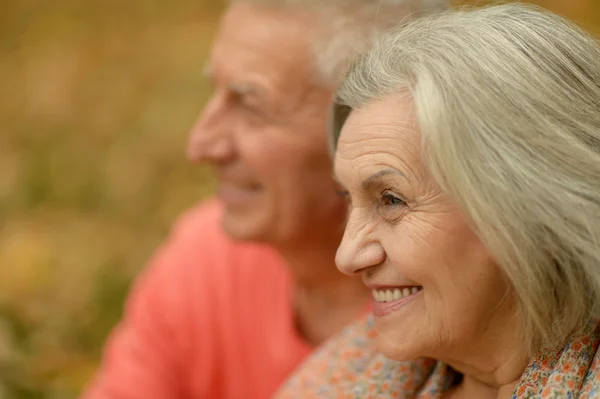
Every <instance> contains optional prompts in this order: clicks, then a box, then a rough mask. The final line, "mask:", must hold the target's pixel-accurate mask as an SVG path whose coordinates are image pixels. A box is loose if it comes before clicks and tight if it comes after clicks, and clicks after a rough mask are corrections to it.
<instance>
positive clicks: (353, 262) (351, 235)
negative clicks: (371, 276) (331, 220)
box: [335, 210, 386, 275]
mask: <svg viewBox="0 0 600 399" xmlns="http://www.w3.org/2000/svg"><path fill="white" fill-rule="evenodd" d="M385 257H386V255H385V251H384V249H383V247H382V246H381V243H380V242H379V240H378V239H377V238H376V234H375V226H373V225H372V224H371V223H370V222H369V220H368V218H366V217H364V216H363V217H361V216H360V215H359V212H357V211H355V210H353V211H351V212H350V215H349V219H348V223H347V225H346V230H345V231H344V237H343V238H342V242H341V243H340V246H339V247H338V250H337V253H336V256H335V263H336V265H337V267H338V269H339V270H340V271H341V272H342V273H345V274H349V275H352V274H358V273H360V272H361V271H363V270H364V269H367V268H369V267H373V266H377V265H380V264H381V263H383V262H384V261H385Z"/></svg>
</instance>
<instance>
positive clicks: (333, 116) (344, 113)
mask: <svg viewBox="0 0 600 399" xmlns="http://www.w3.org/2000/svg"><path fill="white" fill-rule="evenodd" d="M351 111H352V108H350V107H349V106H347V105H344V104H342V103H341V102H340V101H339V100H338V99H337V98H336V99H334V101H333V103H332V104H331V106H330V107H329V115H328V120H327V144H328V146H329V155H330V156H331V157H332V158H333V156H334V154H335V150H336V148H337V143H338V140H339V138H340V133H341V131H342V127H343V126H344V123H346V119H348V115H350V112H351Z"/></svg>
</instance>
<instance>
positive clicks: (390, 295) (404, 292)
mask: <svg viewBox="0 0 600 399" xmlns="http://www.w3.org/2000/svg"><path fill="white" fill-rule="evenodd" d="M422 289H423V287H404V288H394V289H379V290H377V289H375V290H373V298H375V300H376V301H377V302H392V301H397V300H399V299H402V298H405V297H407V296H411V295H414V294H416V293H417V292H419V291H421V290H422Z"/></svg>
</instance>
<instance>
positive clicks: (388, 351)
mask: <svg viewBox="0 0 600 399" xmlns="http://www.w3.org/2000/svg"><path fill="white" fill-rule="evenodd" d="M377 346H378V350H379V352H381V353H382V354H383V355H384V356H385V357H388V358H390V359H394V360H398V361H402V362H404V361H412V360H415V359H418V358H420V357H423V356H424V350H423V349H424V347H423V342H422V341H421V340H416V339H415V338H413V337H402V338H399V336H398V334H397V333H396V334H393V335H389V336H388V335H385V334H384V333H383V332H381V331H380V332H379V335H378V342H377Z"/></svg>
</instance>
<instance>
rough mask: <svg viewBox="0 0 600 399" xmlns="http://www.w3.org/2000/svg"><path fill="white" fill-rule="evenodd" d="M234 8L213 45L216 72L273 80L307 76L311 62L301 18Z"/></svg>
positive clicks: (212, 65) (274, 11)
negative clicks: (282, 77) (236, 73)
mask: <svg viewBox="0 0 600 399" xmlns="http://www.w3.org/2000/svg"><path fill="white" fill-rule="evenodd" d="M295 14H298V13H293V12H289V11H288V12H284V11H282V10H278V9H270V8H266V7H257V6H249V5H247V4H243V3H240V4H237V3H236V4H234V5H233V6H232V7H231V8H230V9H229V10H228V11H227V13H226V14H225V16H224V18H223V22H222V24H221V27H220V29H219V31H218V33H217V36H216V38H215V41H214V44H213V51H212V56H211V62H210V64H209V67H210V68H211V69H213V70H215V69H217V68H219V69H221V68H225V69H228V70H229V71H230V72H239V73H242V72H247V73H250V74H252V73H259V74H268V75H270V76H271V77H272V78H278V77H279V75H285V77H284V78H285V79H288V78H289V76H290V75H294V76H296V77H298V75H301V74H306V73H307V69H308V66H309V62H310V61H311V52H310V46H309V43H308V40H307V37H308V35H307V34H306V30H307V28H308V27H309V24H308V23H307V21H306V20H305V19H304V18H302V14H300V15H295Z"/></svg>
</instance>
